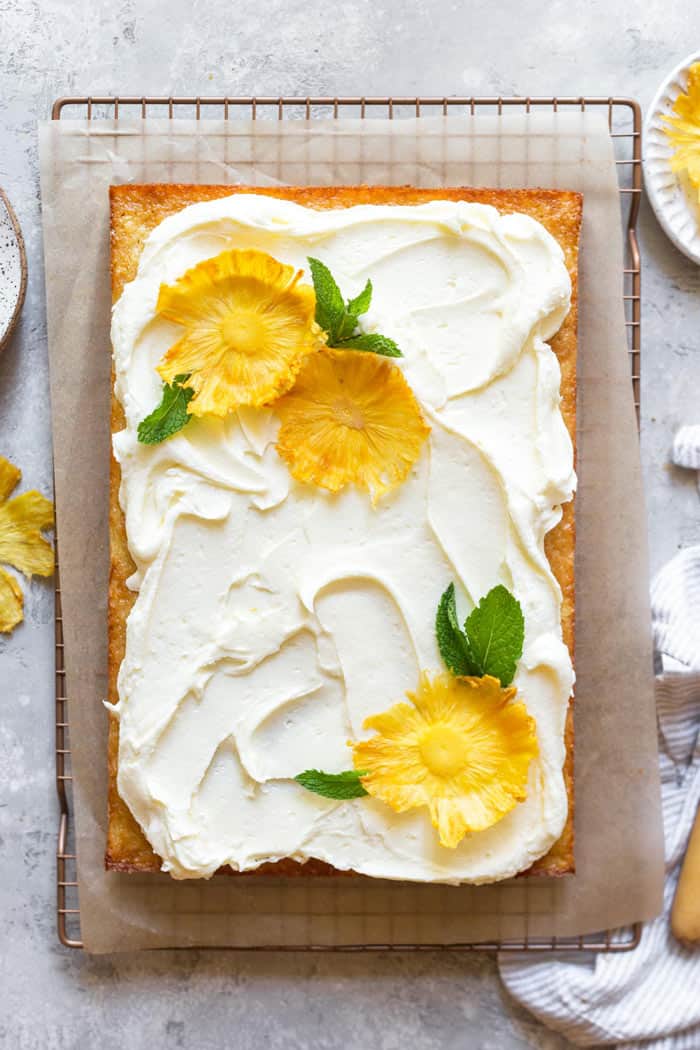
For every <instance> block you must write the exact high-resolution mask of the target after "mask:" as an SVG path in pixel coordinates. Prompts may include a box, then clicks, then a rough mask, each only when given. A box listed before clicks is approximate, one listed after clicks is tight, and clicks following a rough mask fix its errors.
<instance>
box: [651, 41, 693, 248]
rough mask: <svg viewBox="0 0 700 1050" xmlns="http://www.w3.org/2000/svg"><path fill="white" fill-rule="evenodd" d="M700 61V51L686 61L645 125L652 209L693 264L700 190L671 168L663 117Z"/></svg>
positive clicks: (669, 79) (661, 92) (672, 76)
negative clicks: (696, 189)
mask: <svg viewBox="0 0 700 1050" xmlns="http://www.w3.org/2000/svg"><path fill="white" fill-rule="evenodd" d="M698 61H700V51H695V52H693V54H692V55H688V57H687V58H684V59H683V61H682V62H681V63H680V65H678V66H676V68H675V69H674V70H673V72H672V73H671V74H670V75H669V76H668V77H667V78H666V80H665V81H664V82H663V84H662V85H661V87H660V88H659V90H658V92H657V93H656V97H655V98H654V101H653V102H652V104H651V106H650V107H649V111H648V112H647V118H646V121H645V122H644V183H645V185H646V191H647V195H648V197H649V200H650V201H651V206H652V208H653V209H654V211H655V212H656V217H657V219H658V220H659V222H660V223H661V226H662V227H663V229H664V230H665V232H666V233H667V234H668V236H669V237H670V238H671V240H672V241H673V243H674V244H675V246H676V248H678V249H680V251H682V252H683V254H684V255H687V256H688V258H689V259H692V260H693V262H696V263H699V264H700V207H698V205H697V203H696V199H697V191H694V190H693V188H692V187H691V186H690V185H689V183H688V182H687V180H686V179H685V178H684V177H683V178H679V177H678V175H674V173H673V172H672V171H671V167H670V163H669V162H670V159H671V154H672V153H673V147H672V146H671V144H670V142H669V140H668V137H667V136H666V134H665V133H664V130H663V129H664V127H665V126H666V125H665V124H664V122H663V121H662V120H661V117H662V116H663V115H666V116H670V115H671V114H672V110H673V104H674V102H675V101H676V99H677V97H678V95H679V94H681V92H683V91H685V89H686V84H687V81H688V69H689V68H690V66H692V64H693V62H698Z"/></svg>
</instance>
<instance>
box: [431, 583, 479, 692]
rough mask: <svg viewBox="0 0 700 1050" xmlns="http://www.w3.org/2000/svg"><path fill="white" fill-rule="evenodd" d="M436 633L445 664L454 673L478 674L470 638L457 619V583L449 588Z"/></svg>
mask: <svg viewBox="0 0 700 1050" xmlns="http://www.w3.org/2000/svg"><path fill="white" fill-rule="evenodd" d="M435 634H436V635H437V643H438V648H439V650H440V655H441V656H442V659H443V661H444V663H445V666H446V667H447V669H448V670H449V671H451V672H452V674H454V675H472V674H476V673H477V672H476V670H475V669H474V664H473V661H472V658H471V653H470V649H469V640H468V638H467V637H466V635H465V634H464V632H463V631H462V630H461V628H460V626H459V622H458V620H457V605H456V601H455V585H454V584H453V583H451V584H450V586H449V587H448V588H447V590H446V591H445V593H444V594H443V596H442V598H441V599H440V604H439V605H438V610H437V615H436V617H435Z"/></svg>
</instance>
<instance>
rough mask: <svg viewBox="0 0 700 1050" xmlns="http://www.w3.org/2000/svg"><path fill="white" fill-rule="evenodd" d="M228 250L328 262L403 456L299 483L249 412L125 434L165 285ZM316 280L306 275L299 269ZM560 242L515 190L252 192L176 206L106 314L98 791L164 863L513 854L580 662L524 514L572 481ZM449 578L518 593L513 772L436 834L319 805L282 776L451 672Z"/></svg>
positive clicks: (404, 867)
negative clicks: (105, 550)
mask: <svg viewBox="0 0 700 1050" xmlns="http://www.w3.org/2000/svg"><path fill="white" fill-rule="evenodd" d="M230 248H255V249H259V250H263V251H266V252H269V253H270V254H271V255H273V256H274V257H275V258H277V259H279V260H280V261H281V262H284V263H289V264H291V265H293V266H295V267H299V268H303V269H305V270H306V272H307V276H308V263H307V256H309V255H313V256H316V257H318V258H319V259H321V260H323V261H324V262H325V263H326V264H327V265H328V266H329V267H330V269H331V270H332V272H333V274H334V275H335V277H336V279H337V280H338V283H339V285H340V287H341V288H342V290H343V292H344V294H345V295H346V296H350V295H355V294H357V292H358V291H359V290H360V289H361V288H362V287H363V285H364V284H365V281H366V280H367V278H368V277H369V278H371V280H372V284H373V286H374V294H373V298H372V306H371V310H370V311H369V313H368V314H367V315H366V316H365V317H363V318H362V322H363V327H364V329H365V330H367V331H372V330H376V331H381V332H382V333H383V334H385V335H387V336H390V337H392V338H393V339H395V340H396V342H397V343H398V344H399V346H400V347H401V349H402V350H403V354H404V357H403V358H402V359H400V360H398V361H397V362H396V365H397V367H399V368H402V369H403V370H404V374H405V376H406V378H407V380H408V382H409V384H410V386H411V388H412V389H413V391H414V393H415V395H416V397H417V398H418V400H419V402H420V404H421V407H422V409H423V412H424V414H425V417H426V419H427V421H428V422H429V423H430V426H431V428H432V429H431V433H430V435H429V438H428V441H427V442H426V445H425V447H424V450H423V452H422V454H421V456H420V458H419V460H418V462H417V463H416V465H415V467H414V469H413V472H412V474H411V475H410V476H409V478H408V479H407V480H406V481H405V482H404V483H403V484H402V485H401V486H399V487H398V488H397V489H396V490H394V491H393V492H392V493H390V494H389V495H387V496H384V497H383V498H382V499H380V500H379V502H378V504H377V506H376V507H373V506H372V504H371V501H370V499H369V498H368V496H367V494H366V493H364V492H360V491H358V490H356V489H346V490H344V491H343V492H342V493H340V494H338V495H335V496H334V495H331V494H329V493H327V492H325V491H323V490H321V489H318V488H315V487H312V486H308V485H302V484H299V483H298V482H296V481H295V480H294V479H293V478H292V477H291V475H290V474H289V472H288V470H287V467H286V466H285V464H284V463H283V462H282V461H281V460H280V459H279V457H278V455H277V453H276V451H275V440H276V432H277V426H278V424H277V422H276V419H275V416H274V415H273V413H272V412H271V411H270V410H268V409H242V410H240V411H239V412H238V413H237V414H236V413H233V414H231V415H230V416H228V417H227V418H226V419H225V420H223V421H222V420H218V419H213V418H205V419H203V420H193V421H192V422H190V424H189V425H188V426H187V427H186V428H185V429H184V430H183V431H181V432H180V433H178V434H177V435H176V436H175V437H173V438H171V439H170V440H168V441H166V442H164V443H163V444H161V445H156V446H146V445H141V444H139V442H138V441H137V426H138V423H139V422H140V420H142V419H143V418H144V417H145V416H146V415H147V414H148V413H149V412H151V411H152V409H153V408H154V407H155V405H156V404H157V403H158V401H159V400H160V393H161V381H160V379H159V377H158V375H157V373H156V371H155V366H156V364H157V363H158V361H159V359H160V358H161V357H162V355H163V353H164V352H165V350H166V349H167V348H168V347H169V346H170V345H171V344H172V343H173V342H174V341H175V339H176V338H177V335H178V329H177V327H176V326H174V325H172V324H170V323H168V322H166V321H163V320H162V319H159V318H157V317H156V316H155V305H156V300H157V297H158V291H159V288H160V285H161V283H163V282H165V283H171V282H173V281H175V280H176V279H177V278H178V277H179V276H180V275H181V274H182V273H183V272H184V271H185V270H186V269H188V268H189V267H191V266H193V265H194V264H196V263H198V262H200V261H201V260H203V259H206V258H208V257H211V256H213V255H217V254H219V253H220V252H221V251H224V250H226V249H230ZM309 280H310V278H309ZM569 301H570V282H569V277H568V273H567V270H566V268H565V265H564V259H563V254H562V251H561V249H560V247H559V245H558V244H557V243H556V241H555V240H554V239H553V238H552V237H551V236H550V235H549V234H548V233H547V231H546V230H545V229H544V228H543V227H542V226H541V225H540V224H539V223H537V222H535V221H534V220H533V219H531V218H529V217H527V216H524V215H517V214H516V215H501V214H499V213H498V212H497V211H496V210H495V209H493V208H491V207H487V206H483V205H479V204H469V203H465V202H449V201H435V202H432V203H429V204H423V205H419V206H412V207H397V206H358V207H353V208H348V209H342V210H334V211H314V210H311V209H307V208H304V207H301V206H300V205H297V204H293V203H290V202H286V201H282V200H275V199H274V198H271V197H266V196H263V195H257V194H235V195H233V196H231V197H227V198H223V199H218V200H215V201H209V202H205V203H201V204H195V205H192V206H190V207H187V208H184V209H183V210H182V211H180V212H179V213H177V214H176V215H174V216H172V217H170V218H168V219H166V220H165V221H164V222H162V223H161V224H160V226H158V227H157V228H156V229H155V230H154V231H153V232H152V233H151V235H150V236H149V238H148V240H147V241H146V244H145V247H144V250H143V254H142V257H141V261H140V264H139V268H138V273H137V276H136V278H135V279H134V281H132V282H131V283H130V284H128V285H127V286H126V287H125V288H124V291H123V294H122V296H121V298H120V299H119V301H118V302H117V303H116V305H115V307H114V311H113V322H112V343H113V348H114V361H115V370H116V393H117V397H118V398H119V400H120V402H121V404H122V405H123V407H124V412H125V416H126V427H125V429H124V430H123V431H121V432H120V433H118V434H115V435H114V439H113V444H114V453H115V456H116V458H117V460H118V462H119V464H120V466H121V471H122V484H121V491H120V501H121V506H122V508H123V511H124V514H125V516H126V528H127V536H128V542H129V548H130V551H131V554H132V556H133V559H134V562H135V564H136V566H137V571H136V573H135V574H134V576H133V577H132V578H131V580H130V581H129V583H130V586H131V587H132V588H133V589H135V590H137V591H138V596H137V598H136V601H135V604H134V606H133V609H132V611H131V613H130V615H129V618H128V623H127V641H126V654H125V657H124V660H123V663H122V665H121V669H120V672H119V701H118V704H117V705H116V707H115V712H116V714H117V716H118V718H119V721H120V733H119V769H118V789H119V793H120V795H121V796H122V798H123V799H124V800H125V802H126V803H127V805H128V806H129V808H130V810H131V812H132V813H133V814H134V816H135V817H136V819H137V821H138V822H139V824H140V825H141V827H142V828H143V830H144V833H145V835H146V837H147V839H148V840H149V842H150V843H151V845H152V846H153V848H154V850H155V851H156V853H157V854H158V855H159V856H160V857H161V858H162V861H163V869H164V870H166V871H169V872H171V874H172V875H173V876H174V877H176V878H196V877H205V878H206V877H208V876H210V875H211V874H213V872H215V871H216V869H217V868H219V867H221V866H222V865H227V864H229V865H231V866H232V867H233V868H236V869H240V870H249V869H253V868H255V867H257V866H258V865H260V864H261V863H263V862H265V861H274V860H278V859H280V858H284V857H292V858H294V859H297V860H300V861H303V860H306V859H307V858H310V857H314V858H318V859H320V860H323V861H327V862H329V863H330V864H332V865H333V866H334V867H336V868H340V869H353V870H354V871H356V872H360V873H364V874H366V875H371V876H375V877H381V878H389V879H410V880H418V881H435V882H437V881H442V882H474V883H478V882H487V881H493V880H497V879H503V878H507V877H509V876H512V875H514V874H516V873H517V872H518V871H521V870H523V869H525V868H527V867H528V866H529V865H530V864H531V863H532V862H533V861H534V860H536V859H537V858H538V857H540V856H542V855H543V854H544V853H546V851H547V850H548V849H549V847H550V846H551V845H552V844H553V843H554V841H555V840H556V839H557V838H558V837H559V835H560V833H561V831H562V828H563V826H564V823H565V820H566V814H567V797H566V791H565V786H564V780H563V775H562V765H563V762H564V758H565V746H564V724H565V717H566V710H567V705H568V700H569V697H570V695H571V691H572V687H573V681H574V675H573V669H572V665H571V660H570V657H569V653H568V650H567V649H566V647H565V645H564V644H563V641H562V635H561V626H560V609H561V593H560V589H559V586H558V584H557V582H556V580H555V578H554V576H553V574H552V571H551V569H550V566H549V564H548V561H547V558H546V556H545V553H544V537H545V535H546V533H547V532H548V531H549V530H550V529H551V528H552V527H553V526H554V525H555V524H556V522H557V521H558V520H559V518H560V517H561V504H562V503H563V502H564V501H566V500H569V499H570V498H571V497H572V494H573V491H574V488H575V475H574V472H573V451H572V445H571V441H570V439H569V436H568V433H567V431H566V428H565V426H564V422H563V419H562V415H561V411H560V397H559V386H560V374H559V366H558V362H557V359H556V356H555V355H554V353H553V352H552V350H551V349H550V347H549V346H548V344H547V340H548V339H550V338H551V337H552V335H553V334H554V333H555V332H556V331H557V329H558V328H559V326H560V324H561V322H562V320H563V318H564V317H565V316H566V313H567V311H568V309H569ZM452 580H454V581H456V583H457V594H458V604H459V606H460V612H461V614H462V615H463V616H464V615H466V614H467V612H468V611H469V609H470V608H471V607H472V605H473V604H475V603H476V602H478V600H479V599H480V598H481V597H482V596H483V595H484V594H486V593H487V592H488V591H489V590H490V589H491V588H492V587H494V586H495V585H496V584H497V583H503V584H505V585H506V586H507V587H508V588H509V589H510V590H511V591H512V592H513V593H514V594H515V596H516V597H517V598H518V600H519V601H520V603H521V606H522V609H523V612H524V616H525V646H524V652H523V657H522V659H521V661H520V663H519V665H518V671H517V675H516V679H515V683H514V684H515V685H517V687H518V690H519V692H520V695H521V698H522V699H524V701H525V703H526V704H527V707H528V709H529V711H530V713H531V714H532V715H533V716H534V718H535V719H536V723H537V734H538V742H539V748H540V754H539V758H538V759H537V760H535V761H534V762H533V763H532V765H531V769H530V779H529V786H528V797H527V799H526V801H525V802H522V803H520V804H519V805H517V806H516V807H515V809H514V810H512V811H511V812H510V813H509V814H508V815H507V816H506V817H505V818H503V819H502V820H501V821H500V822H499V823H498V824H496V825H495V826H493V827H492V828H490V829H488V830H487V831H483V832H479V833H476V834H472V835H468V836H467V837H466V838H465V839H464V840H463V841H462V842H461V843H460V844H459V846H457V848H456V849H449V848H446V847H444V846H441V845H440V843H439V841H438V837H437V832H436V831H435V830H434V828H433V827H432V825H431V824H430V819H429V816H428V812H427V810H426V809H423V810H413V811H411V812H408V813H404V814H401V815H399V814H397V813H394V811H393V810H392V809H390V808H389V807H388V806H386V805H385V804H383V803H382V802H379V801H377V800H375V799H371V798H364V799H357V800H353V801H348V802H334V801H330V800H328V799H324V798H322V797H320V796H318V795H315V794H312V793H310V792H308V791H306V790H304V788H302V787H301V786H299V785H298V784H297V783H295V782H294V780H293V779H291V778H293V777H294V775H295V774H297V773H299V772H301V771H302V770H305V769H308V768H322V769H324V770H326V771H328V772H334V771H340V770H342V769H347V768H349V767H350V766H351V752H350V749H349V747H348V741H349V740H352V739H356V738H359V737H362V736H363V735H364V731H363V729H362V723H363V720H364V719H365V718H366V717H367V716H368V715H370V714H375V713H377V712H379V711H382V710H385V709H386V708H388V707H390V706H391V705H392V704H394V703H396V702H397V701H399V700H401V699H403V697H404V693H405V691H406V690H408V689H414V688H415V687H416V686H417V683H418V677H419V672H420V671H421V670H427V671H430V672H433V673H434V672H437V671H440V670H442V669H443V667H442V663H441V659H440V655H439V652H438V649H437V644H436V640H435V632H434V621H435V611H436V607H437V603H438V600H439V598H440V595H441V594H442V592H443V591H444V590H445V588H446V587H447V585H448V583H449V582H451V581H452Z"/></svg>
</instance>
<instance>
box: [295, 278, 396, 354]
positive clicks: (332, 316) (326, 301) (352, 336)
mask: <svg viewBox="0 0 700 1050" xmlns="http://www.w3.org/2000/svg"><path fill="white" fill-rule="evenodd" d="M309 268H310V270H311V277H312V280H313V282H314V291H315V292H316V323H317V324H318V325H319V326H320V327H321V328H323V330H324V331H325V332H327V333H328V345H329V346H330V347H336V348H337V349H340V350H364V351H365V352H366V353H371V354H380V355H381V356H382V357H403V354H402V353H401V351H400V350H399V348H398V346H397V345H396V343H395V342H394V340H393V339H389V337H388V336H386V335H380V334H379V333H378V332H361V331H358V322H359V318H360V317H361V316H362V314H366V313H367V311H368V310H369V308H370V305H371V303H372V282H371V281H369V280H368V281H367V284H366V285H365V286H364V288H363V289H362V291H361V292H360V293H359V295H356V296H355V297H354V298H353V299H348V301H347V303H346V302H345V301H344V300H343V294H342V292H341V291H340V288H339V287H338V285H337V283H336V280H335V278H334V277H333V274H332V273H331V271H330V270H329V269H328V267H327V266H326V264H325V263H322V262H321V260H320V259H312V258H311V257H309Z"/></svg>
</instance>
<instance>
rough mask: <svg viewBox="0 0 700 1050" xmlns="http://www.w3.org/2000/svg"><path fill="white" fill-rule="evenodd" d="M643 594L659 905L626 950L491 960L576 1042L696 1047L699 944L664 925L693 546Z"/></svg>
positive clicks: (693, 604) (672, 864)
mask: <svg viewBox="0 0 700 1050" xmlns="http://www.w3.org/2000/svg"><path fill="white" fill-rule="evenodd" d="M691 431H692V433H691ZM681 438H682V440H679V439H681ZM674 459H675V460H676V462H678V463H679V465H683V466H688V467H691V468H694V469H700V427H693V428H690V427H686V428H684V430H683V431H681V432H680V433H679V435H678V439H677V442H676V446H674ZM651 600H652V624H653V631H654V643H655V648H656V654H657V660H658V661H659V667H660V668H661V669H662V673H661V674H659V675H658V676H657V679H656V706H657V718H658V727H659V763H660V768H661V787H662V794H663V816H664V831H665V844H666V886H665V890H664V911H663V914H662V915H660V916H659V918H657V919H654V920H653V921H652V922H649V923H646V924H645V926H644V930H643V933H642V939H641V943H640V945H639V947H638V948H637V949H636V950H635V951H633V952H630V953H629V954H621V955H596V956H592V955H586V956H583V957H578V956H576V957H575V956H573V955H572V954H569V955H560V956H558V957H557V956H553V957H552V956H550V957H548V958H546V959H545V958H542V957H541V956H540V957H537V956H536V957H532V956H524V955H523V956H513V955H506V954H502V955H500V956H499V958H498V966H499V969H500V973H501V978H502V979H503V982H504V984H505V986H506V988H507V989H508V991H509V992H510V993H511V995H512V996H514V998H515V999H517V1000H518V1001H519V1002H520V1003H521V1004H522V1005H523V1006H525V1007H526V1008H527V1009H528V1010H530V1011H531V1012H532V1013H533V1014H535V1016H536V1017H538V1018H539V1019H540V1021H542V1022H543V1024H546V1025H549V1026H550V1027H551V1028H554V1029H556V1030H557V1031H558V1032H560V1033H561V1034H562V1035H564V1036H566V1037H567V1038H568V1039H570V1040H571V1042H572V1043H574V1044H575V1045H576V1046H618V1047H621V1048H624V1050H700V946H698V947H697V948H695V949H694V950H693V949H685V948H683V947H681V945H679V944H678V942H677V941H676V940H675V938H674V937H673V935H672V933H671V930H670V926H669V913H670V910H671V905H672V903H673V897H674V894H675V890H676V883H677V881H678V875H679V871H680V865H681V861H682V859H683V854H684V852H685V846H686V843H687V840H688V836H689V834H690V830H691V828H692V826H693V821H694V819H695V813H696V810H697V808H698V805H699V804H700V739H699V736H700V734H699V733H698V729H699V726H700V546H699V547H690V548H688V549H687V550H684V551H681V553H680V554H678V555H676V557H675V558H673V559H672V561H670V562H669V563H668V564H667V565H666V566H665V567H664V568H663V569H662V570H661V572H660V573H659V574H658V576H657V577H656V578H655V580H654V581H653V583H652V588H651Z"/></svg>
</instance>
